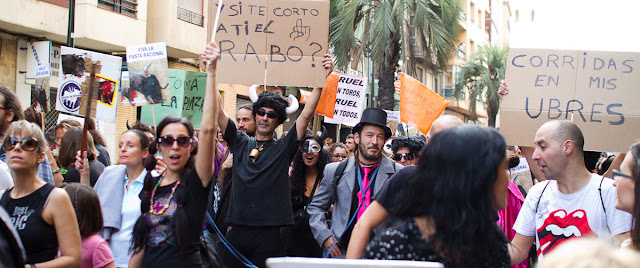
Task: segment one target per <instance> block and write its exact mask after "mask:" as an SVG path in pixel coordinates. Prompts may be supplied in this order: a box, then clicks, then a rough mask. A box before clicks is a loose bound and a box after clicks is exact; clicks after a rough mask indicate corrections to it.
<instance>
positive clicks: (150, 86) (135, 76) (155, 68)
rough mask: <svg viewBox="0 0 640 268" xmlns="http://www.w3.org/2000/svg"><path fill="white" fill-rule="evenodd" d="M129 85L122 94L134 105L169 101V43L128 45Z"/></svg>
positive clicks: (123, 89) (122, 90) (123, 88)
mask: <svg viewBox="0 0 640 268" xmlns="http://www.w3.org/2000/svg"><path fill="white" fill-rule="evenodd" d="M127 66H128V68H129V83H128V85H129V86H128V87H122V89H121V95H122V96H123V97H125V98H126V99H127V100H128V101H129V103H130V104H131V105H133V106H141V105H147V104H156V103H164V102H169V101H170V98H171V92H170V91H171V89H170V88H169V73H168V62H167V45H166V44H165V43H164V42H162V43H152V44H146V45H141V46H129V47H127Z"/></svg>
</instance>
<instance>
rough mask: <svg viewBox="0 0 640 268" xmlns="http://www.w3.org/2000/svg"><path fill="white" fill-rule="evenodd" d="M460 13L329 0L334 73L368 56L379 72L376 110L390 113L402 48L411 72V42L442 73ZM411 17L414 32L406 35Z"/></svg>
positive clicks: (454, 8)
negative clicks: (415, 42) (415, 41)
mask: <svg viewBox="0 0 640 268" xmlns="http://www.w3.org/2000/svg"><path fill="white" fill-rule="evenodd" d="M459 13H460V7H459V4H458V1H457V0H369V1H365V0H333V1H331V9H330V21H329V44H330V46H331V48H332V50H333V55H334V57H335V60H336V67H337V68H338V69H341V70H345V69H347V68H348V66H349V63H351V61H352V60H353V61H356V62H357V61H358V59H359V58H360V57H361V56H363V55H365V51H367V52H368V53H370V54H371V57H372V59H373V62H374V65H375V66H376V67H377V68H378V75H379V82H378V88H379V89H378V107H380V108H383V109H388V110H393V107H394V105H395V103H394V99H393V93H394V91H395V88H394V84H393V82H394V80H395V77H394V72H395V71H396V67H397V66H398V62H399V61H400V57H401V53H402V51H403V44H404V48H405V49H406V50H407V52H408V53H404V56H405V57H407V58H408V59H409V65H410V66H408V68H407V69H408V70H410V71H411V72H415V68H414V67H415V65H414V64H415V60H413V47H412V46H411V44H410V43H411V42H409V41H408V40H411V38H412V37H415V38H416V40H419V41H420V44H421V45H422V47H424V48H425V49H426V53H425V54H426V57H425V58H426V59H429V60H433V63H432V65H431V67H432V68H433V69H434V70H435V69H436V68H437V69H439V70H444V69H445V68H446V64H447V61H448V60H449V59H450V58H451V57H452V55H453V51H454V49H455V43H456V39H457V38H456V37H457V35H458V31H459V28H460V23H459V22H458V16H459ZM410 17H413V22H412V23H413V24H412V25H411V26H415V29H416V30H415V32H414V31H409V28H410V23H411V21H410ZM368 53H367V54H368ZM412 65H413V66H412ZM410 74H411V75H415V73H410ZM371 82H373V81H371Z"/></svg>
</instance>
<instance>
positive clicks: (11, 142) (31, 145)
mask: <svg viewBox="0 0 640 268" xmlns="http://www.w3.org/2000/svg"><path fill="white" fill-rule="evenodd" d="M16 144H20V148H21V149H22V150H25V151H29V152H31V151H34V150H35V149H36V148H38V140H37V139H36V138H22V139H18V138H14V137H7V138H6V139H4V148H5V149H6V150H7V151H11V150H13V148H16Z"/></svg>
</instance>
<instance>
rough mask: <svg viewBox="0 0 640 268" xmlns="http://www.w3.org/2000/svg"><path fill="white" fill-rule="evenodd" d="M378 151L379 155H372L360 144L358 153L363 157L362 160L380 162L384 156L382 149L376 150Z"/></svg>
mask: <svg viewBox="0 0 640 268" xmlns="http://www.w3.org/2000/svg"><path fill="white" fill-rule="evenodd" d="M376 149H378V153H377V154H370V153H369V152H368V151H367V148H366V147H365V145H363V144H358V153H359V154H360V156H362V158H364V159H366V160H369V161H379V160H380V158H381V156H382V149H381V148H376Z"/></svg>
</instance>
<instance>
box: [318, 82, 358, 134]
mask: <svg viewBox="0 0 640 268" xmlns="http://www.w3.org/2000/svg"><path fill="white" fill-rule="evenodd" d="M335 75H336V76H337V77H338V81H337V83H336V84H335V85H336V90H335V92H336V97H335V102H334V103H335V105H334V110H333V118H327V117H325V118H324V122H325V123H330V124H344V125H347V126H351V127H353V126H355V125H356V124H358V122H360V116H362V110H364V105H363V103H364V97H365V91H366V87H367V78H364V77H360V76H355V75H348V74H335ZM331 86H333V84H332V85H331ZM327 87H329V83H327ZM330 91H331V92H332V91H333V90H330Z"/></svg>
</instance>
